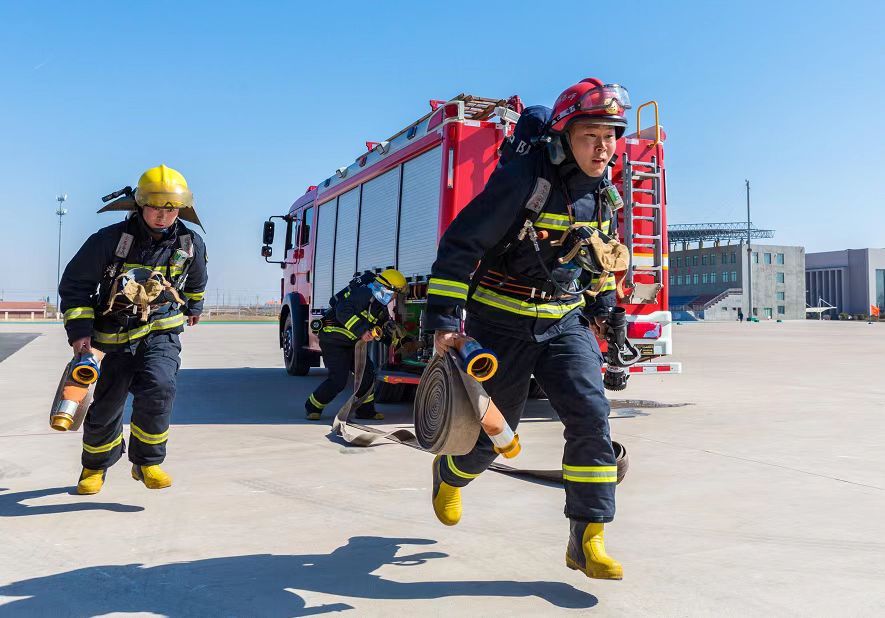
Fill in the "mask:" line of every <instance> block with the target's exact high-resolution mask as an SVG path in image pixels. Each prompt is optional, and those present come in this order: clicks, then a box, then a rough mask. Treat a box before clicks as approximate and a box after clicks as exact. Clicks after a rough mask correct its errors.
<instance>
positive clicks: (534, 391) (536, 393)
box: [529, 378, 547, 399]
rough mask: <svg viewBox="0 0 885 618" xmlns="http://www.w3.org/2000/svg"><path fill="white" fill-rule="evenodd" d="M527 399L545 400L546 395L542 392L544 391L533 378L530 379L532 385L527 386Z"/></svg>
mask: <svg viewBox="0 0 885 618" xmlns="http://www.w3.org/2000/svg"><path fill="white" fill-rule="evenodd" d="M529 399H547V393H545V392H544V389H543V388H541V385H540V384H538V381H537V380H535V379H534V378H532V383H531V385H530V386H529Z"/></svg>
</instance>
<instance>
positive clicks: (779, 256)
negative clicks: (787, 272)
mask: <svg viewBox="0 0 885 618" xmlns="http://www.w3.org/2000/svg"><path fill="white" fill-rule="evenodd" d="M776 262H777V263H778V264H783V263H784V254H783V253H778V254H777V260H776Z"/></svg>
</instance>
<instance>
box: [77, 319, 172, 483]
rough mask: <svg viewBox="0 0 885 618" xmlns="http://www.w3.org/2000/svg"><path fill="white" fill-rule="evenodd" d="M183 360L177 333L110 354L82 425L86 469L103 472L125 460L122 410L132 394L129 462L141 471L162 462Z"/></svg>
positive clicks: (102, 366)
mask: <svg viewBox="0 0 885 618" xmlns="http://www.w3.org/2000/svg"><path fill="white" fill-rule="evenodd" d="M180 354H181V343H180V341H179V339H178V335H177V334H175V333H157V334H153V335H148V336H147V337H146V338H145V339H144V340H143V341H141V342H140V343H138V345H137V346H136V347H135V348H134V349H131V350H130V349H126V350H120V351H114V352H108V354H107V355H106V356H105V357H104V360H102V362H101V375H100V376H99V378H98V383H97V384H96V386H95V393H94V400H93V401H92V405H91V406H89V411H88V412H87V413H86V419H85V420H84V422H83V467H84V468H89V469H91V470H103V469H106V468H109V467H111V466H112V465H114V464H115V463H116V462H117V460H119V459H120V457H121V456H122V455H123V452H124V450H125V442H124V441H123V405H124V404H125V403H126V396H127V395H128V394H129V393H132V419H131V421H130V424H129V429H130V440H129V460H130V461H131V462H132V463H134V464H137V465H139V466H150V465H154V464H159V463H162V462H163V460H164V459H165V458H166V441H167V439H168V437H169V421H170V417H171V415H172V404H173V403H174V401H175V377H176V375H177V374H178V369H179V367H180V366H181V358H180Z"/></svg>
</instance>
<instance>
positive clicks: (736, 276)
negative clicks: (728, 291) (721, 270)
mask: <svg viewBox="0 0 885 618" xmlns="http://www.w3.org/2000/svg"><path fill="white" fill-rule="evenodd" d="M731 280H732V282H734V281H737V280H738V274H737V271H736V270H733V271H731Z"/></svg>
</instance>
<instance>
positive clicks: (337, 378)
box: [304, 332, 375, 418]
mask: <svg viewBox="0 0 885 618" xmlns="http://www.w3.org/2000/svg"><path fill="white" fill-rule="evenodd" d="M319 340H320V350H322V352H323V364H324V365H325V366H326V369H328V370H329V375H328V377H327V378H326V379H325V380H323V382H322V383H321V384H320V385H319V386H318V387H317V388H316V390H315V391H314V392H313V393H311V395H310V397H308V398H307V402H305V404H304V408H305V410H306V411H307V412H308V414H309V413H311V412H319V413H321V414H322V412H323V409H324V408H325V407H326V406H327V405H329V403H330V402H331V401H332V400H333V399H335V397H337V396H338V393H340V392H341V391H343V390H344V389H345V388H347V379H348V378H349V377H350V374H351V373H352V372H353V370H354V359H353V349H354V348H355V347H356V342H355V341H344V340H342V339H341V338H339V337H337V336H336V335H329V334H327V333H324V332H320V335H319ZM374 389H375V364H374V363H373V362H372V359H371V358H368V357H367V358H366V366H365V369H364V370H363V377H362V381H361V382H360V390H359V392H358V393H357V396H359V397H362V396H363V395H365V394H366V393H369V392H370V391H372V393H371V394H370V395H369V398H368V399H367V400H366V401H365V402H363V404H362V405H361V406H360V407H359V408H357V409H356V416H357V417H367V418H371V417H372V416H374V415H375V393H374Z"/></svg>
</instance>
